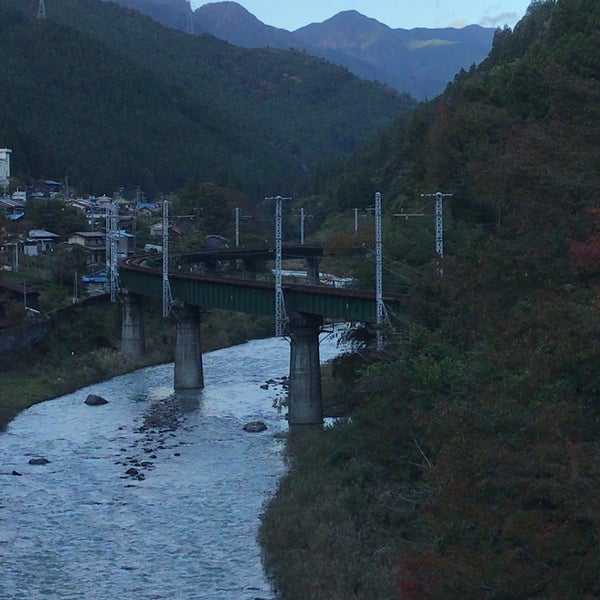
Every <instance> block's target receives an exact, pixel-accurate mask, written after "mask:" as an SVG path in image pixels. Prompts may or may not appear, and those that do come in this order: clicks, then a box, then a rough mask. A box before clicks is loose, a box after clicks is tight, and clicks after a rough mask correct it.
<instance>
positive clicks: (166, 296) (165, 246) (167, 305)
mask: <svg viewBox="0 0 600 600" xmlns="http://www.w3.org/2000/svg"><path fill="white" fill-rule="evenodd" d="M162 258H163V261H162V280H163V286H162V305H163V317H164V318H166V317H168V316H169V314H170V313H171V306H172V305H173V297H172V296H171V284H170V283H169V201H168V200H163V220H162Z"/></svg>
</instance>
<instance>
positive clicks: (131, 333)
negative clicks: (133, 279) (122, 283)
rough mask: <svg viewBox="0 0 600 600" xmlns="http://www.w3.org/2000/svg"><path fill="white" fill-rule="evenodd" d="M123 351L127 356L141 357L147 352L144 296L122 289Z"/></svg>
mask: <svg viewBox="0 0 600 600" xmlns="http://www.w3.org/2000/svg"><path fill="white" fill-rule="evenodd" d="M120 298H121V307H122V311H123V314H122V320H121V352H122V353H123V354H126V355H127V356H133V357H135V358H140V357H142V356H144V354H145V352H146V338H145V334H144V317H143V313H142V296H141V295H140V294H135V293H132V292H128V291H127V290H122V291H121V294H120Z"/></svg>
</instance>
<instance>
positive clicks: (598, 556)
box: [262, 0, 600, 600]
mask: <svg viewBox="0 0 600 600" xmlns="http://www.w3.org/2000/svg"><path fill="white" fill-rule="evenodd" d="M599 126H600V4H599V3H598V2H597V1H596V0H555V1H554V0H548V1H540V2H534V3H533V4H532V5H531V7H530V8H529V10H528V13H527V15H526V16H525V18H524V19H523V20H522V21H521V22H520V23H519V24H518V25H517V27H516V28H515V29H514V31H510V30H506V31H503V32H499V33H498V34H497V36H496V39H495V43H494V48H493V51H492V53H491V55H490V57H489V59H488V60H487V61H485V63H484V64H483V65H482V66H481V67H480V68H478V69H474V70H473V71H471V72H469V73H461V74H460V75H459V76H458V77H457V78H456V80H455V82H454V83H453V84H452V85H451V86H450V87H449V89H448V90H447V92H446V93H445V94H444V95H443V96H442V97H441V98H440V99H439V100H438V101H436V102H434V103H430V104H427V105H424V106H423V107H422V108H421V109H419V110H418V111H416V112H415V113H413V114H412V115H411V116H410V117H408V118H406V119H403V120H401V121H400V122H399V123H398V124H397V125H396V126H395V127H394V129H393V130H392V131H390V132H389V133H386V134H385V135H382V136H379V137H378V138H377V139H376V140H375V141H374V142H373V143H371V144H370V145H369V147H368V148H367V149H366V150H365V151H363V152H362V153H359V154H357V155H355V156H354V157H352V158H351V159H350V160H347V161H343V163H340V164H338V165H337V166H331V168H328V169H324V170H323V173H322V176H320V177H319V178H318V180H317V181H316V182H315V185H314V189H313V196H312V197H311V199H310V201H311V205H310V210H311V211H312V213H313V214H323V213H324V211H325V209H326V210H332V209H333V208H334V207H335V209H336V210H338V211H339V216H338V218H337V219H331V220H330V222H329V226H330V237H329V243H330V244H331V245H332V246H333V245H335V244H338V245H339V244H340V243H342V242H346V243H347V239H348V236H347V233H346V232H349V231H350V227H351V223H350V219H351V211H350V209H351V208H352V207H356V206H366V205H368V204H370V202H371V199H372V195H373V192H374V191H375V190H380V191H382V192H383V198H384V207H385V209H386V215H387V217H386V219H385V222H384V242H383V246H384V255H385V266H386V269H385V270H384V282H385V284H384V287H386V286H393V284H394V283H395V281H394V280H396V281H398V282H402V283H404V284H406V283H407V282H409V283H410V293H409V295H408V297H407V306H406V312H405V314H403V315H402V316H401V320H400V322H401V326H400V327H398V325H397V330H396V331H397V333H396V335H388V345H387V347H386V350H385V352H384V353H383V354H379V355H378V354H377V353H375V352H372V353H371V354H370V355H365V354H364V353H363V357H365V358H364V359H357V358H355V359H354V362H353V363H351V364H350V365H344V364H343V363H340V364H339V365H338V367H337V368H338V370H339V372H340V373H345V380H344V381H345V384H344V386H345V387H344V386H342V385H341V384H340V385H339V386H338V388H339V390H341V391H340V394H341V396H342V397H344V398H345V399H347V400H348V404H349V407H350V409H351V412H350V414H351V416H352V420H351V421H349V422H347V423H345V424H341V425H338V426H336V427H334V428H332V429H330V430H329V431H328V432H327V433H326V435H324V436H317V437H315V438H314V439H311V440H310V441H309V442H307V441H306V440H298V439H297V440H292V441H291V442H290V451H289V460H290V465H291V467H292V471H291V474H290V475H289V476H288V477H287V478H286V479H285V480H284V481H283V483H282V485H281V489H280V491H279V493H278V495H277V497H276V498H275V499H274V500H273V501H272V503H271V505H270V509H269V510H268V511H267V514H266V516H265V520H264V526H263V530H262V539H263V542H264V543H265V546H266V547H267V550H268V552H267V556H268V559H267V564H268V566H269V568H270V569H271V573H272V574H273V576H274V578H275V581H276V583H277V585H278V587H279V588H280V590H281V591H282V593H283V595H284V597H285V598H286V600H292V599H296V598H298V599H300V598H302V599H304V598H355V599H358V598H361V599H362V598H364V599H372V598H392V597H397V598H403V599H406V598H411V599H418V600H422V599H427V598H430V599H442V598H443V599H447V598H460V599H464V598H472V599H477V598H494V599H500V598H503V599H507V598H544V599H557V600H559V599H560V600H562V599H565V598H595V597H598V596H599V595H600V552H599V551H598V547H599V541H600V540H599V535H600V516H599V515H600V466H599V464H600V463H599V462H598V456H599V455H600V454H599V453H600V433H599V431H600V402H599V397H600V396H599V394H600V376H599V373H600V370H599V365H600V324H599V323H600V321H599V319H598V314H599V310H600V252H599V248H600V217H599V214H600V210H599V209H600V155H599V153H598V142H599V140H600V131H599ZM336 169H337V173H336V174H335V175H334V176H332V173H333V171H334V170H336ZM438 190H439V191H442V192H445V193H452V194H453V196H451V197H446V198H445V200H444V226H445V240H444V242H445V246H444V250H445V257H444V260H443V275H440V272H439V266H440V265H439V264H438V261H437V260H435V254H434V235H433V232H434V221H433V218H432V217H431V206H430V200H431V199H430V198H423V197H421V196H420V194H422V193H430V192H436V191H438ZM305 206H307V207H308V206H309V205H308V203H306V204H305ZM401 210H403V211H404V213H405V214H406V213H415V212H420V211H421V212H425V213H426V214H429V215H430V218H427V217H423V218H416V217H415V218H407V219H405V218H397V217H396V218H394V217H392V216H391V213H401ZM361 227H364V226H363V225H361ZM369 239H372V238H368V237H367V236H364V237H363V238H362V240H363V241H366V243H370V242H369ZM372 272H373V267H371V268H370V273H371V275H369V273H366V276H367V277H368V276H371V277H372ZM366 356H369V358H366ZM356 372H358V375H355V373H356ZM307 490H310V493H309V492H308V491H307ZM290 565H294V566H293V567H292V568H290Z"/></svg>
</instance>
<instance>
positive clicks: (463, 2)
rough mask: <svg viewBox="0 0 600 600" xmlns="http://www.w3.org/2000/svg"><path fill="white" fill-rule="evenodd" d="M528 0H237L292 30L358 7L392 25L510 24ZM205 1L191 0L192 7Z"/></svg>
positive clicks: (263, 18) (268, 20)
mask: <svg viewBox="0 0 600 600" xmlns="http://www.w3.org/2000/svg"><path fill="white" fill-rule="evenodd" d="M530 2H531V0H238V4H241V5H242V6H243V7H244V8H245V9H246V10H248V11H249V12H251V13H252V14H253V15H254V16H255V17H256V18H258V19H259V20H260V21H262V22H263V23H266V24H267V25H273V26H274V27H281V28H282V29H287V30H288V31H294V30H295V29H298V28H300V27H303V26H304V25H308V24H309V23H315V22H321V21H325V20H327V19H329V18H330V17H332V16H333V15H335V14H337V13H339V12H341V11H343V10H357V11H358V12H360V13H362V14H363V15H365V16H367V17H371V18H373V19H377V21H380V22H381V23H385V24H386V25H388V26H389V27H392V28H394V29H395V28H401V29H412V28H413V27H428V28H438V27H463V26H464V25H473V24H478V25H482V26H484V27H504V25H508V26H509V27H513V26H514V25H515V23H516V22H517V21H518V20H519V19H521V18H522V17H523V15H524V14H525V11H526V10H527V7H528V6H529V4H530ZM204 4H208V2H203V1H202V0H192V6H193V8H198V7H199V6H202V5H204Z"/></svg>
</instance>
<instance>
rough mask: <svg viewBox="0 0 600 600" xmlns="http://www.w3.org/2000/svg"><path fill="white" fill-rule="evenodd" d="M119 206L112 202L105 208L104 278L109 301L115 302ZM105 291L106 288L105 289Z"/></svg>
mask: <svg viewBox="0 0 600 600" xmlns="http://www.w3.org/2000/svg"><path fill="white" fill-rule="evenodd" d="M118 227H119V204H118V203H117V202H115V201H114V200H113V201H112V202H111V203H110V204H108V205H107V207H106V228H105V230H106V237H105V248H106V276H107V287H108V289H107V291H109V292H110V301H111V302H116V300H117V290H118V287H119V286H118V280H119V231H118ZM105 289H106V288H105Z"/></svg>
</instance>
